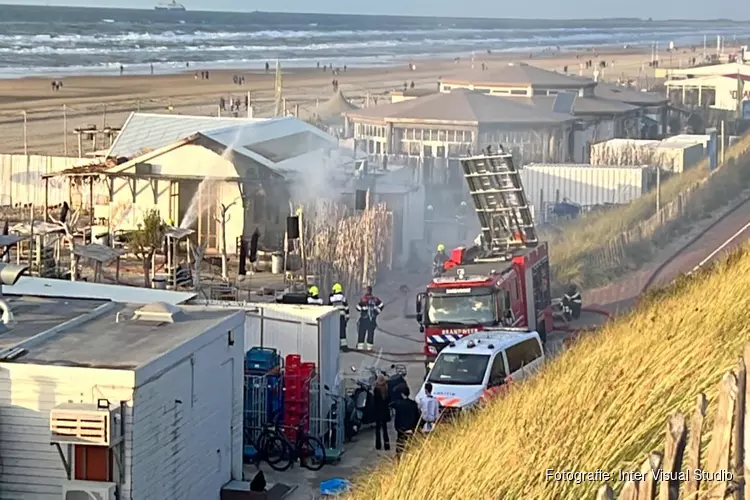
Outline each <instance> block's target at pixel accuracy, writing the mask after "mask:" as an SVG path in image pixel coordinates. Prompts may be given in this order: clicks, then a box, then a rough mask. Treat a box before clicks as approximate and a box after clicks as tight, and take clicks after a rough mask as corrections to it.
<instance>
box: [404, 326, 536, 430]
mask: <svg viewBox="0 0 750 500" xmlns="http://www.w3.org/2000/svg"><path fill="white" fill-rule="evenodd" d="M543 363H544V349H543V348H542V342H541V339H540V338H539V334H538V333H537V332H535V331H529V330H528V329H522V328H503V329H501V330H491V331H483V332H477V333H473V334H471V335H467V336H465V337H462V338H460V339H458V340H456V341H455V342H452V343H451V344H449V345H448V346H446V347H445V348H444V349H443V350H442V351H440V354H439V355H438V357H437V359H436V360H435V364H434V365H433V366H432V369H431V370H430V373H429V374H428V375H427V378H426V379H425V383H426V382H430V383H431V384H432V395H433V396H434V397H435V399H437V400H438V402H439V403H440V407H441V411H443V412H445V411H449V412H456V411H461V410H466V409H470V408H473V407H474V406H476V405H477V404H478V403H479V402H480V401H483V400H486V399H487V398H489V397H492V396H493V395H494V394H497V393H498V392H500V391H502V390H503V389H504V388H505V387H507V384H509V383H512V382H513V381H518V380H523V379H524V378H525V377H528V376H529V375H530V374H531V373H533V372H534V371H535V370H537V369H538V368H539V367H540V366H541V365H542V364H543ZM424 397H425V392H424V384H423V385H422V388H421V389H420V391H419V394H418V395H417V400H420V399H421V398H424ZM444 416H445V415H444Z"/></svg>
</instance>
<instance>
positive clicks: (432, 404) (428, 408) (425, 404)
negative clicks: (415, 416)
mask: <svg viewBox="0 0 750 500" xmlns="http://www.w3.org/2000/svg"><path fill="white" fill-rule="evenodd" d="M419 411H420V413H421V414H422V421H423V422H424V425H423V426H422V431H423V432H430V431H432V429H433V428H434V427H435V422H437V419H438V417H439V416H440V404H439V403H438V400H437V399H435V398H434V397H433V396H432V384H431V383H430V382H427V383H426V384H425V385H424V397H422V398H420V400H419Z"/></svg>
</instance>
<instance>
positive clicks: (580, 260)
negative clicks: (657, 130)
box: [542, 136, 750, 288]
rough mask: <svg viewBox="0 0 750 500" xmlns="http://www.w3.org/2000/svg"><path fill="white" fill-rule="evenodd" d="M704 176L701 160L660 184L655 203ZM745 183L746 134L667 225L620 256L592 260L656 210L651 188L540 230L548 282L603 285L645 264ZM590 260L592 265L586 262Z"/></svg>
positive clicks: (749, 146) (748, 165) (748, 166)
mask: <svg viewBox="0 0 750 500" xmlns="http://www.w3.org/2000/svg"><path fill="white" fill-rule="evenodd" d="M708 176H709V170H708V161H707V160H706V161H703V162H701V163H700V164H699V165H697V166H695V167H694V168H692V169H690V170H688V171H686V172H684V173H683V174H681V175H678V176H673V177H671V178H670V179H668V180H666V181H665V182H664V183H663V184H662V186H661V200H660V202H661V205H662V206H664V205H666V204H667V203H669V202H671V201H673V200H675V199H676V198H677V196H678V195H679V194H680V193H681V192H683V191H684V190H686V189H688V188H690V187H692V186H695V185H696V184H697V183H699V182H700V181H702V180H703V179H706V178H707V177H708ZM748 184H750V136H745V137H744V138H743V139H741V140H740V141H738V143H737V144H735V145H734V146H733V147H732V148H730V149H729V150H728V151H727V153H726V162H725V164H724V165H723V166H722V167H721V168H720V169H719V170H718V171H716V172H715V173H714V175H712V176H710V179H709V180H708V181H707V182H706V183H704V184H702V185H701V187H700V188H698V190H697V191H696V192H694V193H693V194H692V195H691V197H690V199H689V201H688V203H686V205H685V207H684V208H685V209H684V212H683V216H682V218H681V219H680V220H679V221H675V222H672V223H669V224H667V225H666V226H665V227H663V228H662V229H660V230H659V231H658V233H657V234H656V235H655V237H654V238H649V239H648V240H647V241H631V242H630V243H629V244H628V245H626V246H625V248H624V256H623V258H622V259H616V260H612V261H607V260H605V261H602V260H601V259H596V257H597V255H599V254H601V252H602V249H603V247H605V246H606V245H607V244H608V242H609V241H611V240H612V239H614V238H615V237H617V236H618V235H619V234H620V233H622V232H625V231H629V230H632V229H633V228H635V227H636V226H638V225H639V224H640V223H642V222H644V221H646V220H647V219H649V218H650V217H652V216H653V215H654V214H655V212H656V192H655V191H651V192H649V193H648V194H646V195H645V196H643V197H641V198H639V199H637V200H635V201H633V202H632V203H630V204H628V205H624V206H621V207H618V208H615V209H613V210H610V211H607V212H604V213H600V214H596V215H591V216H588V217H585V218H583V219H579V220H576V221H572V222H570V223H567V224H565V225H563V226H562V227H561V228H558V230H556V231H546V232H543V234H542V238H543V239H545V240H547V241H548V242H549V248H550V261H551V272H552V279H553V282H554V283H555V284H556V285H557V287H558V288H559V287H560V286H563V285H565V284H567V283H571V282H573V283H577V284H579V285H580V286H582V287H583V288H591V287H596V286H599V285H602V284H605V283H607V282H609V281H611V280H612V278H614V277H617V276H619V275H622V274H624V273H625V272H627V271H629V270H632V269H636V268H638V267H640V266H641V265H642V264H643V263H645V262H648V261H649V260H650V259H651V257H652V256H653V253H654V251H655V250H656V249H658V248H659V247H661V246H663V245H665V244H666V243H669V241H671V240H673V239H674V237H675V236H676V235H679V234H682V233H684V232H686V231H688V230H689V229H690V228H691V226H692V225H693V223H694V222H695V221H697V220H699V219H701V218H704V217H707V216H709V214H710V213H711V212H712V211H714V210H716V209H718V208H720V207H722V206H724V205H726V204H727V203H729V202H730V201H732V200H733V199H734V198H736V197H737V196H738V195H739V194H740V193H741V191H742V190H743V189H745V188H746V187H747V186H748ZM594 261H596V265H592V262H594Z"/></svg>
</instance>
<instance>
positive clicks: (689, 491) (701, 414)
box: [685, 393, 708, 498]
mask: <svg viewBox="0 0 750 500" xmlns="http://www.w3.org/2000/svg"><path fill="white" fill-rule="evenodd" d="M707 406H708V401H707V400H706V395H705V394H703V393H700V394H698V397H697V399H696V403H695V412H694V413H693V416H692V417H691V418H690V430H689V431H688V444H687V447H686V452H687V453H686V461H687V468H688V469H690V470H698V469H700V467H701V437H702V435H703V421H704V420H705V418H706V407H707ZM699 488H700V482H699V481H698V480H697V479H696V478H695V477H694V475H693V474H690V476H689V477H688V480H687V482H686V483H685V498H695V497H696V496H697V494H698V489H699Z"/></svg>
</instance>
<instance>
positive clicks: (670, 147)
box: [591, 139, 704, 173]
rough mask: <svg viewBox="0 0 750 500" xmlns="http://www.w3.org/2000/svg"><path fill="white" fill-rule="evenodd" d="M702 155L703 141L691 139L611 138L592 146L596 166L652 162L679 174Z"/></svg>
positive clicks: (592, 161)
mask: <svg viewBox="0 0 750 500" xmlns="http://www.w3.org/2000/svg"><path fill="white" fill-rule="evenodd" d="M703 158H704V147H703V144H702V143H701V142H698V141H696V140H692V139H691V140H690V141H689V142H681V141H679V140H673V141H671V140H667V141H661V142H660V141H650V140H635V139H611V140H609V141H604V142H599V143H596V144H592V145H591V164H592V165H596V166H600V165H634V166H640V165H651V166H659V167H661V168H662V169H664V170H668V171H670V172H674V173H681V172H683V171H685V170H686V169H688V168H691V167H693V166H695V165H696V164H698V163H699V162H700V161H701V160H702V159H703Z"/></svg>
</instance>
